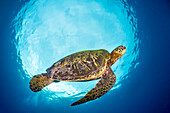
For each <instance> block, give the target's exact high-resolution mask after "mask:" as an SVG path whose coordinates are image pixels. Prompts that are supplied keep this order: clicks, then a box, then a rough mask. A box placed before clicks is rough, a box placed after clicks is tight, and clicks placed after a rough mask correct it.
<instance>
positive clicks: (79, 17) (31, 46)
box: [13, 0, 140, 99]
mask: <svg viewBox="0 0 170 113" xmlns="http://www.w3.org/2000/svg"><path fill="white" fill-rule="evenodd" d="M13 30H14V33H15V35H16V36H15V39H14V44H15V46H16V48H17V54H18V58H17V62H18V63H20V65H21V67H20V69H19V70H20V71H21V72H22V74H21V75H22V77H23V80H25V81H27V82H28V81H29V80H30V78H31V77H32V76H33V75H35V74H38V73H43V72H45V70H46V69H47V68H48V67H49V66H51V65H52V64H53V63H54V62H56V61H57V60H59V59H60V58H63V57H64V56H66V55H69V54H71V53H74V52H77V51H81V50H94V49H106V50H108V51H109V52H111V51H112V50H113V49H114V48H115V47H117V46H119V45H124V46H126V47H127V52H126V53H125V55H124V56H123V57H122V58H121V59H119V60H118V61H117V62H116V63H115V64H114V65H113V66H112V69H113V71H114V72H115V74H116V76H117V82H116V85H115V86H114V88H118V87H119V86H120V85H121V83H120V82H121V81H122V80H123V79H124V78H127V77H128V76H127V74H128V73H129V72H130V71H131V70H133V69H134V68H135V67H136V65H137V64H138V62H137V59H138V54H139V42H140V40H139V39H138V37H137V19H136V18H135V11H133V8H132V7H130V6H129V5H128V3H127V2H126V1H124V0H115V1H106V0H85V1H81V0H72V1H67V0H50V1H48V0H30V1H29V2H26V3H25V5H24V6H23V7H22V9H21V10H20V11H19V12H18V14H17V16H16V17H15V19H14V20H13ZM97 81H98V80H95V81H89V82H81V83H78V82H59V83H53V84H51V85H49V86H48V87H46V88H45V89H44V90H43V92H44V94H45V95H48V96H47V97H48V99H56V98H63V97H71V98H72V97H78V96H83V95H84V94H85V92H87V91H88V90H90V89H91V88H93V87H94V86H95V84H96V82H97ZM114 88H113V89H114ZM37 98H38V97H37Z"/></svg>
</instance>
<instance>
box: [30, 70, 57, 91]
mask: <svg viewBox="0 0 170 113" xmlns="http://www.w3.org/2000/svg"><path fill="white" fill-rule="evenodd" d="M53 81H54V79H52V78H50V77H49V75H48V74H47V73H43V74H39V75H35V76H33V77H32V79H31V80H30V83H29V84H30V89H31V90H32V91H34V92H38V91H41V90H42V89H43V88H44V87H45V86H47V85H49V84H50V83H52V82H53Z"/></svg>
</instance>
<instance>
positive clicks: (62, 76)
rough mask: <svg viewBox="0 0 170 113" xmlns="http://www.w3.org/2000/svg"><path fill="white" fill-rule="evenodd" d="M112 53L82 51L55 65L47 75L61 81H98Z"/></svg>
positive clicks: (49, 69) (105, 51)
mask: <svg viewBox="0 0 170 113" xmlns="http://www.w3.org/2000/svg"><path fill="white" fill-rule="evenodd" d="M109 59H110V53H109V52H108V51H107V50H104V49H101V50H91V51H82V52H78V53H74V54H72V55H69V56H67V57H65V58H63V59H61V60H59V61H58V62H56V63H54V64H53V65H52V66H51V67H50V68H48V69H47V73H48V74H49V75H50V76H51V77H52V78H53V79H55V80H59V81H86V80H92V79H98V78H100V77H101V74H102V73H103V71H104V70H105V68H106V64H107V61H108V60H109Z"/></svg>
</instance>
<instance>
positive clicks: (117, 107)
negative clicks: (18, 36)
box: [0, 0, 170, 113]
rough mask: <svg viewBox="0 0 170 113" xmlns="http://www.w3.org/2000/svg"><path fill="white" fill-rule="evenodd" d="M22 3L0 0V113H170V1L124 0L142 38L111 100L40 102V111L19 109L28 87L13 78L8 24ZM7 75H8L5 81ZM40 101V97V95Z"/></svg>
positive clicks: (35, 108) (26, 108) (28, 108)
mask: <svg viewBox="0 0 170 113" xmlns="http://www.w3.org/2000/svg"><path fill="white" fill-rule="evenodd" d="M23 3H24V2H23V1H22V2H19V0H11V1H10V0H7V1H5V0H1V1H0V8H1V16H0V25H1V27H0V31H1V33H0V45H1V48H0V50H1V55H0V61H1V74H0V76H1V79H0V80H1V82H0V86H1V93H0V96H1V101H0V112H2V113H14V112H18V113H20V112H21V113H22V112H27V113H34V112H44V113H47V112H51V113H62V112H65V113H67V112H73V113H87V112H89V113H91V112H93V113H94V112H106V113H107V112H113V113H125V112H130V113H153V112H154V113H169V112H170V101H169V100H170V96H169V95H170V82H169V80H170V71H169V69H170V66H169V64H170V60H169V58H170V52H169V47H170V46H169V42H170V21H169V20H170V2H169V1H168V0H137V1H133V0H128V3H129V5H130V6H132V7H133V9H134V10H135V12H136V18H137V19H138V37H139V38H140V39H141V42H142V43H141V45H140V53H139V60H140V64H139V65H138V67H137V68H136V70H134V71H132V72H130V73H129V74H130V76H129V78H128V79H127V80H126V81H124V83H123V86H122V87H120V89H119V90H114V91H113V92H114V96H112V95H107V96H105V97H104V98H105V99H99V100H98V101H94V102H93V103H89V104H85V105H82V106H76V107H68V105H62V104H61V106H54V104H55V103H53V106H49V104H47V103H44V104H42V105H41V106H42V107H41V108H37V107H35V106H28V105H23V104H22V103H20V102H22V100H23V99H25V98H26V97H28V96H29V95H30V92H27V90H28V89H27V88H28V84H27V83H24V81H23V80H22V78H21V77H20V76H12V75H17V73H18V74H19V72H18V68H17V66H18V64H17V62H16V61H14V60H13V59H12V58H11V56H13V57H15V55H16V54H14V52H13V48H12V47H11V45H10V37H14V35H12V34H10V33H11V29H10V26H11V20H12V19H13V18H14V16H15V15H16V14H17V12H18V11H19V10H20V9H21V7H22V5H23ZM9 75H10V77H9ZM42 98H43V97H42Z"/></svg>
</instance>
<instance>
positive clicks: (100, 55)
mask: <svg viewBox="0 0 170 113" xmlns="http://www.w3.org/2000/svg"><path fill="white" fill-rule="evenodd" d="M125 52H126V47H124V46H119V47H117V48H116V49H114V50H113V51H112V52H111V53H109V52H108V51H107V50H104V49H100V50H87V51H81V52H77V53H74V54H71V55H69V56H66V57H64V58H62V59H61V60H59V61H57V62H56V63H54V64H53V65H52V66H51V67H50V68H48V69H47V70H46V71H47V73H43V74H39V75H35V76H34V77H32V79H31V81H30V89H31V90H32V91H34V92H38V91H40V90H42V89H43V88H44V87H45V86H47V85H49V84H50V83H52V82H59V81H89V80H95V79H99V78H101V79H100V80H99V81H98V83H97V84H96V86H95V88H92V89H91V90H90V91H89V92H87V94H86V95H85V96H84V97H83V98H81V99H80V100H78V101H76V102H74V103H73V104H71V106H74V105H79V104H82V103H85V102H88V101H90V100H94V99H97V98H99V97H101V96H102V95H104V94H105V93H107V92H108V91H109V90H110V89H111V88H112V87H113V85H114V84H115V82H116V76H115V74H114V73H113V71H112V69H111V66H112V65H113V64H114V63H115V62H116V61H117V60H118V59H119V58H121V57H122V56H123V54H124V53H125Z"/></svg>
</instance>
